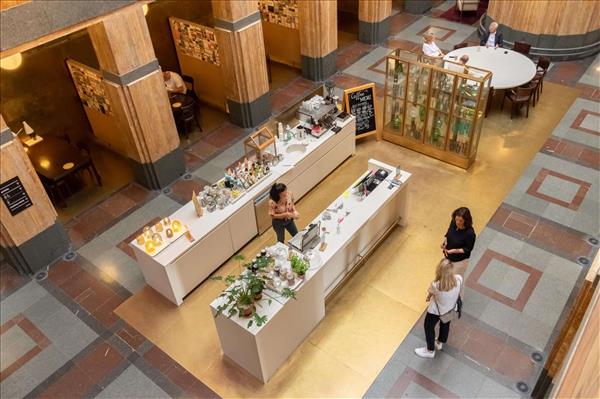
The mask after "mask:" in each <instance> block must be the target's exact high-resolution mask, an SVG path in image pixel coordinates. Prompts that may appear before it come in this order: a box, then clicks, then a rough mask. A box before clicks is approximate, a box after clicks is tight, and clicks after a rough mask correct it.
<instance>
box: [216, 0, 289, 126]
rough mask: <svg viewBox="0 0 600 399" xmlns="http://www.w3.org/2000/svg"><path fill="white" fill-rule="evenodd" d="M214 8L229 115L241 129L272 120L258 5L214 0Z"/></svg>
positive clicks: (245, 0)
mask: <svg viewBox="0 0 600 399" xmlns="http://www.w3.org/2000/svg"><path fill="white" fill-rule="evenodd" d="M212 6H213V15H214V18H215V34H216V36H217V42H218V43H219V55H220V57H221V70H222V74H223V80H224V82H225V96H226V98H227V105H228V108H229V116H230V118H231V121H232V122H233V123H235V124H236V125H238V126H241V127H254V126H258V125H260V124H261V123H263V122H264V121H266V120H267V119H268V118H270V117H271V102H270V98H269V79H268V76H267V58H266V53H265V43H264V37H263V31H262V24H261V21H260V13H259V12H258V6H257V3H256V1H253V0H212ZM282 39H283V38H282Z"/></svg>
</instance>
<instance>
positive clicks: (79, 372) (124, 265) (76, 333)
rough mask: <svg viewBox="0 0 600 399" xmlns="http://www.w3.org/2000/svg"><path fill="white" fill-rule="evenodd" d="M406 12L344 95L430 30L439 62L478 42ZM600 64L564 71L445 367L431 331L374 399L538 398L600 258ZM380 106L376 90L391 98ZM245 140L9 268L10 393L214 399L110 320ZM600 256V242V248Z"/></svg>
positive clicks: (5, 277) (226, 137)
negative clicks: (559, 105)
mask: <svg viewBox="0 0 600 399" xmlns="http://www.w3.org/2000/svg"><path fill="white" fill-rule="evenodd" d="M449 4H450V2H445V3H442V4H440V5H439V6H438V7H437V9H436V10H434V11H432V12H430V13H429V14H428V15H427V16H415V15H410V14H404V13H398V14H395V15H394V16H393V17H392V20H391V35H390V37H389V38H388V40H387V41H386V42H385V43H383V46H384V47H378V46H371V45H365V44H362V43H358V42H353V43H349V44H347V45H345V46H344V47H343V48H341V49H339V52H338V60H337V65H338V68H339V70H340V71H341V72H338V73H337V74H336V75H335V76H334V77H333V78H332V79H333V80H334V81H335V82H336V83H337V84H338V86H339V87H341V88H346V87H350V86H353V85H356V84H361V83H365V82H368V81H374V82H376V83H377V84H378V85H379V90H381V84H382V83H383V80H382V79H381V78H382V75H381V74H380V73H379V72H380V71H381V67H380V65H379V64H380V62H381V58H382V57H384V56H385V53H386V52H387V51H389V49H391V48H396V47H402V48H415V47H417V48H418V47H419V46H420V42H421V41H420V36H419V35H420V34H421V32H422V31H423V30H424V29H430V28H434V29H435V30H436V35H438V37H439V38H438V42H439V44H440V45H441V47H442V48H445V49H450V48H451V47H452V46H453V45H454V44H457V43H459V42H462V41H464V40H467V41H475V40H476V33H475V27H473V26H468V25H461V24H457V23H453V22H449V21H445V20H443V19H439V18H435V17H433V16H434V15H439V13H440V12H441V11H443V10H445V9H447V7H448V6H449ZM598 62H599V61H598V57H596V58H595V59H586V60H579V61H574V62H564V63H555V64H554V65H553V67H552V69H551V70H550V73H549V75H548V77H547V79H548V80H549V81H553V82H556V83H560V84H564V85H568V86H574V87H577V88H579V89H580V90H581V94H580V98H578V99H577V100H576V102H575V103H574V104H573V105H572V106H571V108H570V110H569V111H568V112H567V113H566V114H565V115H564V117H563V119H562V121H561V122H560V123H559V125H558V126H557V127H556V129H555V130H554V131H553V133H552V135H551V137H549V138H548V139H547V141H546V143H545V144H544V145H543V146H542V148H541V149H540V151H539V153H538V154H537V155H536V156H535V157H534V158H533V160H532V161H531V164H530V166H529V168H528V169H527V170H526V171H525V173H524V174H523V176H522V177H521V179H519V180H518V182H517V183H516V184H515V186H514V188H513V190H512V191H511V192H510V194H509V195H508V196H507V197H506V198H505V200H504V202H503V203H502V204H501V206H500V207H499V208H498V210H497V211H496V213H495V215H494V216H493V217H492V219H491V220H490V221H489V223H488V225H487V226H486V228H485V229H484V230H483V232H482V233H481V234H480V236H479V237H478V242H477V247H476V250H475V251H474V253H473V256H472V257H471V263H470V267H469V270H468V278H467V286H466V288H465V291H466V292H465V300H466V314H465V316H464V317H463V319H461V320H460V322H457V323H454V324H453V326H452V331H451V335H450V341H449V343H448V345H447V346H446V347H445V348H444V351H442V352H441V353H439V354H438V355H437V356H436V358H435V359H434V360H423V359H418V358H416V357H415V356H414V354H413V353H412V350H413V348H414V347H416V346H421V345H422V344H423V341H424V337H423V331H422V320H420V321H419V322H417V324H416V325H415V326H414V328H413V330H412V332H411V334H410V335H409V336H408V337H407V338H406V339H405V340H404V341H403V342H401V343H400V342H399V343H398V344H399V347H398V349H397V351H396V352H395V353H394V355H393V356H392V357H391V359H390V360H389V362H388V364H387V365H386V366H385V368H384V369H383V370H382V371H381V373H380V374H379V376H378V377H377V379H376V380H375V381H374V382H373V384H372V386H371V388H370V389H369V390H368V392H367V393H366V396H367V397H388V396H389V397H398V396H446V397H457V396H462V397H474V396H479V397H492V396H493V397H517V396H520V395H521V392H519V391H518V389H517V388H516V384H517V382H519V381H522V382H525V383H526V384H527V385H528V386H529V387H531V386H532V385H533V384H534V382H535V379H536V378H537V375H538V373H539V371H540V364H539V363H536V362H534V361H532V360H531V354H532V353H534V352H539V353H541V354H542V356H545V355H547V353H548V350H549V347H550V345H551V342H552V339H553V337H554V336H555V334H556V332H557V330H558V329H559V328H560V325H561V321H562V320H564V317H563V316H564V313H565V312H566V309H568V306H569V304H570V302H571V301H572V296H573V292H574V290H575V289H576V287H577V285H578V283H579V281H580V279H581V276H582V273H584V272H585V269H586V267H587V264H588V263H589V260H590V259H592V257H593V256H594V254H595V253H596V251H597V250H598V247H597V244H593V242H592V241H590V238H598V234H599V230H600V228H599V225H598V223H599V222H598V220H599V218H598V215H600V209H599V206H600V202H599V200H598V198H599V192H598V190H599V189H598V181H599V174H598V171H599V169H600V152H599V149H600V142H599V141H600V126H599V116H600V107H599V105H598V101H599V100H600V91H599V90H600V89H599V84H598V83H599V80H600V77H599V76H600V75H599V72H598ZM314 87H316V85H315V84H314V83H313V82H310V81H307V80H305V79H303V78H300V77H299V78H295V79H294V80H292V81H291V82H290V83H289V84H288V85H287V86H285V87H282V88H279V89H277V90H275V91H274V92H272V93H271V102H272V105H273V112H274V113H278V112H280V111H282V110H284V109H286V107H288V106H289V105H290V104H291V103H293V102H294V101H296V100H297V98H299V97H301V96H303V95H305V94H306V93H308V92H309V91H310V90H312V89H313V88H314ZM379 93H380V91H379ZM247 133H248V131H246V130H244V129H241V128H238V127H236V126H233V125H231V124H230V123H228V122H225V123H223V124H221V125H219V126H218V127H217V128H215V129H214V130H212V131H210V132H206V133H205V134H202V135H200V137H199V140H198V141H196V142H194V143H190V145H188V146H187V148H186V150H185V156H186V163H187V167H188V172H189V173H188V174H187V175H186V176H184V177H182V178H181V179H179V180H178V181H177V182H175V183H173V184H172V185H171V186H170V187H168V188H167V189H165V190H163V191H162V192H159V191H155V192H151V191H148V190H146V189H144V188H142V187H140V186H139V185H137V184H131V185H129V186H127V187H125V188H124V189H122V190H120V191H118V192H116V193H115V194H113V195H112V196H111V197H110V198H109V199H107V200H106V201H104V202H102V203H101V204H99V205H98V206H96V207H94V208H92V209H90V210H88V211H86V212H84V213H83V214H81V215H79V216H77V217H75V218H74V219H73V220H71V221H70V222H69V223H68V224H67V225H66V228H67V231H68V234H69V237H70V238H71V240H72V243H73V249H74V251H76V252H74V253H73V254H71V255H72V256H73V257H72V258H71V257H69V259H65V260H62V261H60V262H57V263H56V264H54V265H51V267H50V268H49V269H48V271H47V272H41V273H38V274H37V275H36V276H31V277H28V276H19V275H17V274H15V273H14V272H13V270H12V269H11V268H10V267H9V266H8V265H7V264H6V262H5V261H4V260H1V261H0V277H1V278H0V299H1V308H2V312H1V315H0V334H1V340H0V342H1V348H2V351H1V353H2V357H1V369H0V394H1V395H2V397H4V398H12V397H69V398H75V397H96V396H97V397H106V398H121V397H122V398H125V397H177V398H179V397H216V396H217V395H216V393H215V392H213V391H212V390H210V389H209V388H208V387H207V386H206V385H204V384H203V383H202V382H201V381H199V380H198V379H197V378H195V377H194V376H193V375H192V374H190V373H189V372H188V371H186V370H185V369H184V368H183V367H182V366H181V365H179V364H178V363H177V362H176V361H174V360H173V359H172V358H170V357H169V356H168V355H166V354H165V353H164V352H163V351H161V350H160V349H159V348H158V347H156V346H155V345H154V344H153V343H152V342H150V341H149V340H148V339H147V338H146V337H144V336H142V335H141V334H140V333H139V332H138V331H136V330H135V329H134V328H133V327H131V326H129V325H128V324H127V323H126V322H124V321H123V320H121V319H120V318H119V317H118V316H117V315H116V314H115V313H114V312H113V311H114V310H115V309H116V308H117V307H118V306H119V305H120V304H122V303H123V302H124V301H125V300H126V299H128V298H130V297H131V295H132V294H133V293H135V292H138V291H139V290H140V289H141V288H142V287H143V286H144V281H143V277H142V275H141V273H140V272H139V269H138V267H137V265H136V263H135V261H134V259H133V257H132V253H131V251H130V250H129V248H128V247H127V245H126V242H128V241H129V240H130V239H131V237H134V236H135V235H136V233H137V232H138V231H139V229H141V228H142V226H143V225H144V224H146V223H147V222H148V220H156V219H158V218H160V217H162V216H164V215H166V214H169V213H171V212H173V211H174V210H175V209H177V208H178V207H180V206H181V204H183V203H185V202H186V201H187V200H188V198H187V196H188V195H189V192H190V190H192V189H200V188H201V187H202V186H203V185H204V184H206V183H209V182H213V181H214V180H216V178H218V177H219V176H220V174H221V173H222V170H223V167H224V166H227V165H229V164H230V163H231V162H232V161H234V160H236V159H237V158H239V157H240V156H241V154H242V152H241V151H242V148H241V140H242V139H243V137H244V136H245V135H246V134H247ZM596 242H597V241H596Z"/></svg>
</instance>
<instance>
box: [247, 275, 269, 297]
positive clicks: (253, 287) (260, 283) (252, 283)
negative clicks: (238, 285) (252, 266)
mask: <svg viewBox="0 0 600 399" xmlns="http://www.w3.org/2000/svg"><path fill="white" fill-rule="evenodd" d="M243 279H244V280H246V283H247V286H248V289H249V290H250V292H251V293H252V295H253V298H254V300H255V301H260V300H261V299H262V293H263V290H264V289H265V285H266V281H265V278H264V277H263V276H262V275H260V274H257V273H248V275H247V276H245V277H244V278H243Z"/></svg>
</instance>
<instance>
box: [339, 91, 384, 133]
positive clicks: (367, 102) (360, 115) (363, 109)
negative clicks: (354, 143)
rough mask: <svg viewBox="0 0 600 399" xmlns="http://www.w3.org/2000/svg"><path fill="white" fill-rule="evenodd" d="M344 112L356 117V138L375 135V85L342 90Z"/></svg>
mask: <svg viewBox="0 0 600 399" xmlns="http://www.w3.org/2000/svg"><path fill="white" fill-rule="evenodd" d="M344 104H345V107H346V112H348V113H350V114H352V115H354V116H356V136H357V137H359V138H360V137H365V136H370V135H373V134H376V133H377V126H376V124H375V84H374V83H369V84H366V85H362V86H358V87H353V88H351V89H346V90H344Z"/></svg>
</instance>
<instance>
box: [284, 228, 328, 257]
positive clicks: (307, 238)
mask: <svg viewBox="0 0 600 399" xmlns="http://www.w3.org/2000/svg"><path fill="white" fill-rule="evenodd" d="M320 231H321V222H319V223H311V224H310V225H309V226H308V227H307V228H306V229H304V230H302V231H301V232H299V233H298V234H296V235H295V236H294V237H292V238H291V239H290V240H289V241H288V245H289V246H291V247H292V248H294V249H296V250H298V251H300V252H305V251H308V250H309V249H313V248H314V247H316V246H317V244H319V242H320V241H321V238H320V236H319V232H320Z"/></svg>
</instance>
